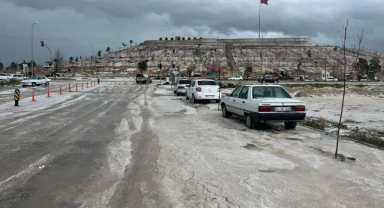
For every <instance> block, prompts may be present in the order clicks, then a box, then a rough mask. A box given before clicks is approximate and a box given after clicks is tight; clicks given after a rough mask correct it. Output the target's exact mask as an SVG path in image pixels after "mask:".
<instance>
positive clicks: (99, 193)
mask: <svg viewBox="0 0 384 208" xmlns="http://www.w3.org/2000/svg"><path fill="white" fill-rule="evenodd" d="M127 108H128V112H127V113H125V114H124V115H125V118H123V119H122V120H121V122H120V125H119V126H118V127H117V128H116V129H115V133H116V136H115V140H114V141H113V142H112V143H111V144H110V145H109V146H108V148H107V168H106V169H105V170H103V171H101V172H100V173H99V176H98V178H99V182H98V183H96V184H93V185H90V186H89V187H88V188H87V189H88V190H87V192H86V193H85V194H84V196H82V197H81V199H80V201H81V203H82V206H81V207H110V205H109V202H110V200H111V198H112V197H113V195H114V193H115V190H116V187H117V185H118V184H119V182H120V181H121V179H122V178H123V177H124V172H125V170H126V168H127V167H128V166H129V164H130V162H131V158H132V155H131V151H132V147H131V145H132V142H131V140H130V138H131V136H132V135H133V134H135V133H137V132H138V131H139V130H140V128H141V124H142V118H141V117H140V107H139V106H138V105H136V104H130V105H128V106H127Z"/></svg>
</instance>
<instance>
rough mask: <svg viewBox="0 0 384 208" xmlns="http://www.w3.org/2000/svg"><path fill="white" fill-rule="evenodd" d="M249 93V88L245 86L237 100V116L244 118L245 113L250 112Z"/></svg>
mask: <svg viewBox="0 0 384 208" xmlns="http://www.w3.org/2000/svg"><path fill="white" fill-rule="evenodd" d="M248 91H249V86H244V87H243V88H242V89H241V91H240V93H239V96H238V97H237V99H236V106H237V112H238V113H236V114H238V115H241V116H243V115H244V112H248V111H249V110H247V104H248V102H249V100H248V94H249V93H248Z"/></svg>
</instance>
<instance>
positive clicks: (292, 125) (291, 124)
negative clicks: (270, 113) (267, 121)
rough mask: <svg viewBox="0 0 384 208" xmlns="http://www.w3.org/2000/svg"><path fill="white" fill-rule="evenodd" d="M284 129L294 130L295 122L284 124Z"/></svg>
mask: <svg viewBox="0 0 384 208" xmlns="http://www.w3.org/2000/svg"><path fill="white" fill-rule="evenodd" d="M284 125H285V129H295V128H296V125H297V122H284Z"/></svg>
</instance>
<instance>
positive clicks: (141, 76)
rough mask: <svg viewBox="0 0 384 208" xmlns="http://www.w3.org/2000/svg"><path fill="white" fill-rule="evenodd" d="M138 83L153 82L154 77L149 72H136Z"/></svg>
mask: <svg viewBox="0 0 384 208" xmlns="http://www.w3.org/2000/svg"><path fill="white" fill-rule="evenodd" d="M136 83H137V84H139V83H143V84H146V83H152V79H151V77H150V76H149V75H148V74H136Z"/></svg>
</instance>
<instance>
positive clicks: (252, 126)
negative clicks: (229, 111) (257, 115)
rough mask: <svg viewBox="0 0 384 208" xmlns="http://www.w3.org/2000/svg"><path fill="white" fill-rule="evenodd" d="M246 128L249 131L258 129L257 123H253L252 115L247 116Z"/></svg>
mask: <svg viewBox="0 0 384 208" xmlns="http://www.w3.org/2000/svg"><path fill="white" fill-rule="evenodd" d="M245 126H246V127H247V128H249V129H254V128H255V127H256V123H255V122H253V121H252V118H251V115H249V114H245Z"/></svg>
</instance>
